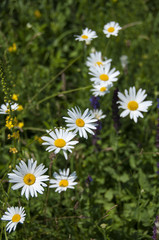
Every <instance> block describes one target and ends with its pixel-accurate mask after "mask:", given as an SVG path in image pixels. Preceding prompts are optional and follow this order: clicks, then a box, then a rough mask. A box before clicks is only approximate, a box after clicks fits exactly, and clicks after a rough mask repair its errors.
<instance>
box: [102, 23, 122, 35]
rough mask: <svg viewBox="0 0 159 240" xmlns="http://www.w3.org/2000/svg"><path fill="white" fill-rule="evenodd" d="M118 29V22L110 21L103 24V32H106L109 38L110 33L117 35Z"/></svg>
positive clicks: (119, 28)
mask: <svg viewBox="0 0 159 240" xmlns="http://www.w3.org/2000/svg"><path fill="white" fill-rule="evenodd" d="M119 30H121V27H120V26H119V23H116V22H113V21H112V22H109V23H107V24H106V25H104V29H103V32H104V34H106V37H107V38H109V37H110V36H111V35H114V36H117V35H118V32H119Z"/></svg>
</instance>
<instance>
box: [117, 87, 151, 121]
mask: <svg viewBox="0 0 159 240" xmlns="http://www.w3.org/2000/svg"><path fill="white" fill-rule="evenodd" d="M145 92H146V91H145V90H142V89H141V88H140V89H139V91H138V92H137V93H136V89H135V87H130V88H129V92H128V91H127V90H125V95H124V94H122V93H121V92H118V98H119V100H120V101H118V103H119V104H120V106H119V108H122V109H124V111H123V112H122V113H121V114H120V116H121V117H126V116H127V115H128V114H130V119H133V120H134V122H137V118H138V117H141V118H143V117H144V116H143V114H142V113H141V112H147V111H148V107H149V106H151V105H152V101H144V99H145V98H146V97H147V94H145Z"/></svg>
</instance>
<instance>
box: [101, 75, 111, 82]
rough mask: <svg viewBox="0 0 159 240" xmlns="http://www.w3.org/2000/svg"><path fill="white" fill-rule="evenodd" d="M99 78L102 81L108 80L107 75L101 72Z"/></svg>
mask: <svg viewBox="0 0 159 240" xmlns="http://www.w3.org/2000/svg"><path fill="white" fill-rule="evenodd" d="M99 78H100V80H102V81H108V80H109V77H108V75H107V74H101V75H100V77H99Z"/></svg>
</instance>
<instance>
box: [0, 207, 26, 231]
mask: <svg viewBox="0 0 159 240" xmlns="http://www.w3.org/2000/svg"><path fill="white" fill-rule="evenodd" d="M25 215H26V214H25V210H24V208H23V207H20V208H19V207H9V208H7V211H6V212H5V213H4V215H3V216H2V218H1V220H3V221H9V223H7V225H6V230H7V231H8V232H9V233H10V232H11V231H12V230H13V231H15V229H16V227H17V224H18V223H23V222H24V220H25Z"/></svg>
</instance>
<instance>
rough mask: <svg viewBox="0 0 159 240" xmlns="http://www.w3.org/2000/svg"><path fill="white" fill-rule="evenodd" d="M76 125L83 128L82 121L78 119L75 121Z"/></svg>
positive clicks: (83, 123)
mask: <svg viewBox="0 0 159 240" xmlns="http://www.w3.org/2000/svg"><path fill="white" fill-rule="evenodd" d="M76 125H77V126H78V127H84V125H85V122H84V121H83V119H81V118H78V119H77V120H76Z"/></svg>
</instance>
